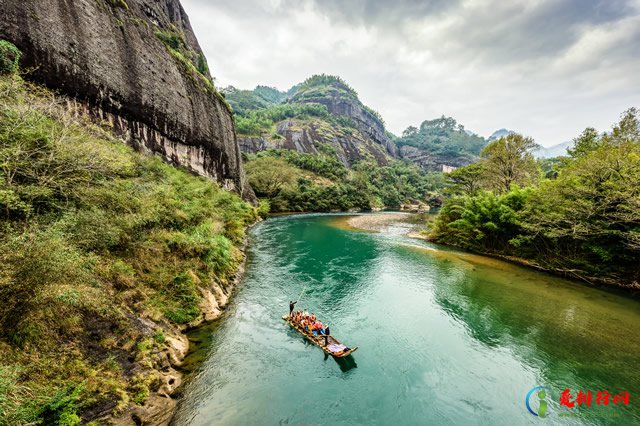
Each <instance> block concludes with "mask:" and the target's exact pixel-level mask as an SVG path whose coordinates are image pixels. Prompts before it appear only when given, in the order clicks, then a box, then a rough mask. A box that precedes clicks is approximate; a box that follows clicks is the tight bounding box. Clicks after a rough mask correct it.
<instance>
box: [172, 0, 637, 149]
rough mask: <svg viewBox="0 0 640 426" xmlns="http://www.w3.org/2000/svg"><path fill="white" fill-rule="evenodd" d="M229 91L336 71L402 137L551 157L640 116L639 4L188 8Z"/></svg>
mask: <svg viewBox="0 0 640 426" xmlns="http://www.w3.org/2000/svg"><path fill="white" fill-rule="evenodd" d="M182 3H183V6H184V7H185V9H186V11H187V13H188V14H189V17H190V19H191V23H192V25H193V27H194V30H195V32H196V35H197V36H198V39H199V41H200V44H201V45H202V48H203V50H204V51H205V54H206V56H207V58H208V60H209V64H210V66H211V70H212V73H213V74H214V76H215V77H216V79H217V85H218V86H227V85H233V86H235V87H238V88H243V89H252V88H254V87H255V86H256V85H258V84H264V85H269V86H275V87H277V88H279V89H282V90H286V89H288V88H289V87H291V86H293V85H294V84H295V83H298V82H300V81H302V80H304V79H305V78H307V77H309V76H311V75H312V74H319V73H327V74H335V75H339V76H341V77H342V78H344V79H345V80H346V81H347V82H349V83H350V85H351V86H352V87H354V88H355V89H356V90H357V91H358V93H359V94H360V98H361V100H362V101H363V102H364V103H365V104H367V105H369V106H371V107H372V108H374V109H376V110H378V111H379V112H380V113H381V114H382V116H383V117H384V118H385V120H386V122H387V127H388V128H389V129H390V130H391V131H393V132H394V133H396V134H400V133H401V132H402V130H404V129H405V128H406V127H407V126H409V125H419V124H420V122H422V121H423V120H425V119H432V118H435V117H439V116H441V115H443V114H444V115H448V116H452V117H454V118H456V119H457V120H458V121H459V122H460V123H462V124H464V125H465V127H466V128H467V129H470V130H472V131H475V132H477V133H479V134H480V135H483V136H488V135H489V134H491V133H492V132H493V131H494V130H496V129H499V128H501V127H506V128H509V129H514V130H516V131H519V132H522V133H524V134H526V135H529V136H532V137H533V138H535V139H536V141H537V142H538V143H540V144H542V145H544V146H550V145H553V144H556V143H560V142H564V141H567V140H570V139H572V138H573V137H575V136H576V135H577V134H579V133H580V132H581V131H582V130H583V129H584V128H585V127H587V126H594V127H596V128H598V129H599V130H606V129H608V128H610V126H611V124H612V123H614V122H615V121H616V120H617V118H618V117H619V115H620V113H621V112H622V111H623V110H625V109H627V108H629V107H631V106H637V107H640V0H598V1H596V0H422V1H420V0H394V1H388V0H231V1H229V0H182Z"/></svg>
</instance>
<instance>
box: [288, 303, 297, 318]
mask: <svg viewBox="0 0 640 426" xmlns="http://www.w3.org/2000/svg"><path fill="white" fill-rule="evenodd" d="M296 303H298V301H297V300H296V301H295V302H293V301H291V300H289V318H291V317H292V316H293V308H294V307H295V306H296Z"/></svg>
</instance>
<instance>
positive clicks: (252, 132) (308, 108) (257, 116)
mask: <svg viewBox="0 0 640 426" xmlns="http://www.w3.org/2000/svg"><path fill="white" fill-rule="evenodd" d="M294 117H295V118H299V119H306V118H310V117H321V118H328V117H329V112H328V111H327V107H325V106H324V105H320V104H315V103H309V104H279V105H272V106H270V107H268V108H264V109H260V110H251V111H247V112H246V113H245V115H244V116H242V115H236V131H237V132H238V134H239V135H246V136H261V135H263V134H265V133H271V132H272V131H273V128H274V125H275V123H277V122H279V121H282V120H286V119H288V118H294Z"/></svg>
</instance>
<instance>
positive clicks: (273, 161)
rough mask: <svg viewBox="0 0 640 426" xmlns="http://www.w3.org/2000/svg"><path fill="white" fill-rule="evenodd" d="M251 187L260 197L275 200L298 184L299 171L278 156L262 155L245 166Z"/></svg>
mask: <svg viewBox="0 0 640 426" xmlns="http://www.w3.org/2000/svg"><path fill="white" fill-rule="evenodd" d="M245 171H246V173H247V177H248V179H249V183H250V184H251V187H252V188H253V190H254V191H255V193H256V195H257V196H258V197H268V198H273V197H275V196H276V195H278V194H279V193H280V191H282V189H283V188H284V187H286V186H291V185H293V184H294V183H295V182H296V179H297V178H298V176H299V171H298V170H297V169H296V168H295V167H293V166H291V165H290V164H289V163H287V161H286V160H284V159H282V158H278V157H277V156H272V155H265V154H262V155H260V156H259V157H256V158H255V159H254V160H253V161H250V162H248V163H246V164H245Z"/></svg>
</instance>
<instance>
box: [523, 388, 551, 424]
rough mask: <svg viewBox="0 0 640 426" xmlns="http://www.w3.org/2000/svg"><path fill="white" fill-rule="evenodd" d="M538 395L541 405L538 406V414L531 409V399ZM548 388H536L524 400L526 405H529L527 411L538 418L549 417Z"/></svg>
mask: <svg viewBox="0 0 640 426" xmlns="http://www.w3.org/2000/svg"><path fill="white" fill-rule="evenodd" d="M534 393H535V394H536V395H537V397H538V398H537V399H538V401H539V405H538V412H537V413H536V412H535V411H533V408H531V397H532V396H533V394H534ZM546 398H547V388H546V387H544V386H536V387H535V388H533V389H531V390H530V391H529V392H528V393H527V396H526V398H525V400H524V402H525V404H526V405H527V410H529V412H530V413H531V414H533V415H534V416H536V417H546V416H547V408H548V405H547V399H546Z"/></svg>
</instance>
